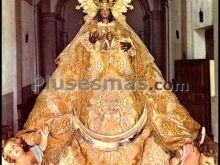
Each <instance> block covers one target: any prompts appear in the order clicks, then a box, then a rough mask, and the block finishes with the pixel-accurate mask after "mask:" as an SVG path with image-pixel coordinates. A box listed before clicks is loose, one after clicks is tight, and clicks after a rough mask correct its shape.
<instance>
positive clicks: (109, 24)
mask: <svg viewBox="0 0 220 165" xmlns="http://www.w3.org/2000/svg"><path fill="white" fill-rule="evenodd" d="M97 25H98V26H114V25H115V21H112V22H109V23H103V22H98V23H97Z"/></svg>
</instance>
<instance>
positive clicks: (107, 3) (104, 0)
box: [94, 0, 116, 9]
mask: <svg viewBox="0 0 220 165" xmlns="http://www.w3.org/2000/svg"><path fill="white" fill-rule="evenodd" d="M115 2H116V1H115V0H94V3H95V4H96V5H97V6H98V7H99V8H100V9H108V8H111V7H113V6H114V4H115Z"/></svg>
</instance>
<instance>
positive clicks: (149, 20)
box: [144, 11, 166, 76]
mask: <svg viewBox="0 0 220 165" xmlns="http://www.w3.org/2000/svg"><path fill="white" fill-rule="evenodd" d="M144 25H145V27H144V31H145V38H146V41H145V43H146V44H147V46H149V47H148V49H149V51H150V53H151V54H152V55H153V57H154V58H155V63H156V64H157V66H158V67H159V68H160V70H161V72H162V73H163V75H164V76H165V65H166V56H165V55H166V52H165V48H166V45H165V42H166V41H165V35H166V27H165V24H164V14H163V12H162V11H151V12H150V14H148V15H147V16H145V17H144ZM149 28H150V29H149ZM147 35H150V36H147Z"/></svg>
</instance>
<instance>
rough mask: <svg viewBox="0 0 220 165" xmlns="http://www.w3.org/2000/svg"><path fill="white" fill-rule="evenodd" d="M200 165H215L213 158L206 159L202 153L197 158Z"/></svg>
mask: <svg viewBox="0 0 220 165" xmlns="http://www.w3.org/2000/svg"><path fill="white" fill-rule="evenodd" d="M199 164H200V165H216V163H215V160H214V158H213V157H207V156H205V155H204V154H203V153H202V154H201V156H200V158H199Z"/></svg>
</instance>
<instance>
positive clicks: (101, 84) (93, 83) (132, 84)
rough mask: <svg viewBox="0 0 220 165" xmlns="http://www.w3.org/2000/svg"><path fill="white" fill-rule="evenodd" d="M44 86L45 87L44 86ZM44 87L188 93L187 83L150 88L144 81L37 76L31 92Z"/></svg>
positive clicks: (157, 85) (155, 84)
mask: <svg viewBox="0 0 220 165" xmlns="http://www.w3.org/2000/svg"><path fill="white" fill-rule="evenodd" d="M45 85H46V86H45ZM43 86H45V89H46V90H49V89H51V88H53V89H54V90H59V91H61V90H69V91H74V90H77V91H80V90H81V91H87V90H93V91H95V90H123V91H126V90H127V91H147V90H152V89H154V90H170V91H176V92H177V91H178V92H179V91H180V92H188V91H189V84H188V83H176V84H173V83H171V82H166V81H163V82H161V81H156V82H155V83H154V84H153V85H152V84H151V86H149V85H148V82H147V81H146V80H134V79H131V80H126V81H122V80H121V79H114V78H110V79H94V80H86V79H82V80H74V79H68V80H64V79H52V78H51V77H50V76H46V78H44V77H42V76H37V77H35V78H34V79H33V83H32V90H33V91H34V92H36V91H39V89H40V88H42V87H43Z"/></svg>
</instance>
